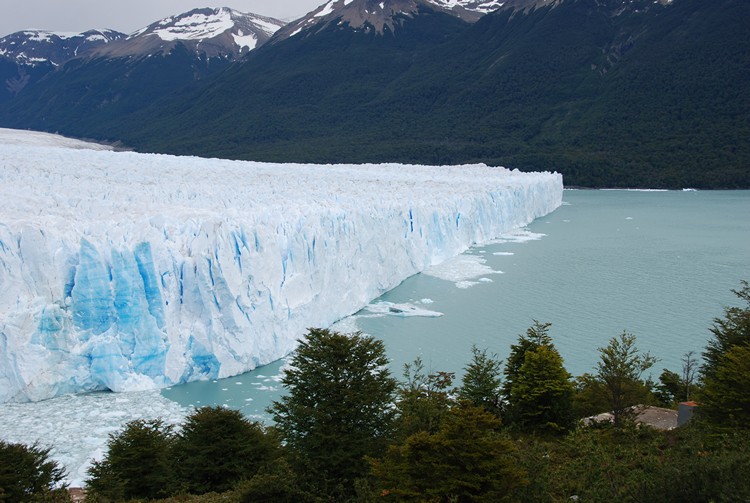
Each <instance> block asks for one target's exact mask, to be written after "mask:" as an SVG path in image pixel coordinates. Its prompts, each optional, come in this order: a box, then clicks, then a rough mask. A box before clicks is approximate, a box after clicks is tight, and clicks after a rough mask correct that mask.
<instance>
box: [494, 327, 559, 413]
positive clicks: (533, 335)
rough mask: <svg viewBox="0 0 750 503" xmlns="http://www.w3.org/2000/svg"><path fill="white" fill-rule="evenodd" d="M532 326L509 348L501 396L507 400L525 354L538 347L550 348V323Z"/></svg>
mask: <svg viewBox="0 0 750 503" xmlns="http://www.w3.org/2000/svg"><path fill="white" fill-rule="evenodd" d="M533 323H534V324H533V325H532V326H531V327H529V328H528V329H526V335H520V336H519V337H518V343H517V344H512V345H511V346H510V354H509V355H508V360H507V361H506V363H505V370H504V371H503V373H504V374H505V382H504V383H503V396H504V397H505V399H506V400H507V399H508V396H509V395H510V390H511V388H512V387H513V384H514V383H515V382H516V379H517V378H518V374H519V372H520V371H521V366H522V365H523V362H524V359H525V358H526V352H527V351H531V350H534V349H536V348H538V347H539V346H550V345H552V338H551V337H550V336H549V327H550V326H552V324H551V323H539V322H538V321H537V320H534V322H533Z"/></svg>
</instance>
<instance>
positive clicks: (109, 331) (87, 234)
mask: <svg viewBox="0 0 750 503" xmlns="http://www.w3.org/2000/svg"><path fill="white" fill-rule="evenodd" d="M71 142H73V143H71ZM86 145H87V144H81V143H80V142H78V143H76V142H74V141H72V140H66V139H60V138H59V137H50V136H44V135H41V136H40V135H38V134H34V133H22V132H17V131H8V130H0V166H1V167H2V169H1V170H0V200H1V201H2V202H3V204H2V206H0V402H7V401H28V400H31V401H36V400H42V399H46V398H50V397H54V396H58V395H63V394H66V393H76V392H84V391H93V390H113V391H128V390H144V389H153V388H157V387H164V386H169V385H172V384H175V383H181V382H187V381H193V380H197V379H207V378H210V379H215V378H218V377H228V376H232V375H236V374H239V373H242V372H245V371H248V370H251V369H253V368H255V367H257V366H258V365H263V364H266V363H269V362H271V361H274V360H277V359H279V358H281V357H283V356H284V355H286V354H288V353H289V352H290V351H292V350H293V349H294V347H295V345H296V340H297V338H298V337H300V336H301V335H302V334H304V332H305V330H306V329H307V328H308V327H314V326H320V327H327V326H330V325H331V324H332V323H333V322H335V321H336V320H338V319H340V318H343V317H345V316H347V315H349V314H351V313H354V312H356V311H358V310H359V309H361V308H363V307H364V306H366V305H367V304H368V303H369V302H370V301H372V300H373V299H375V298H377V297H378V296H380V295H381V294H382V293H384V292H386V291H388V290H390V289H392V288H393V287H395V286H396V285H398V284H399V283H400V282H401V281H403V280H404V279H405V278H407V277H408V276H411V275H413V274H415V273H417V272H420V271H422V270H425V269H426V268H428V267H430V266H433V265H436V264H439V263H441V262H444V261H445V260H447V259H449V258H451V257H453V256H455V255H457V254H459V253H461V252H463V251H465V250H466V249H467V248H468V247H469V246H471V245H473V244H476V243H485V242H488V241H490V240H492V239H494V238H497V237H499V236H501V235H503V234H504V233H506V232H508V231H509V230H511V229H514V228H517V227H521V226H523V225H525V224H527V223H529V222H530V221H531V220H533V219H534V218H537V217H540V216H542V215H545V214H547V213H549V212H551V211H552V210H554V209H555V208H557V207H558V206H559V205H560V204H561V199H562V178H561V176H560V175H558V174H551V173H520V172H517V171H508V170H506V169H503V168H491V167H487V166H484V165H471V166H456V167H434V166H433V167H430V166H404V165H396V164H383V165H361V166H354V165H332V166H316V165H295V164H261V163H253V162H240V161H227V160H219V159H201V158H193V157H174V156H166V155H151V154H136V153H131V152H111V151H102V150H99V151H97V150H93V149H92V150H88V149H81V147H86ZM70 146H77V147H78V149H73V148H70ZM486 273H488V271H485V273H483V274H482V275H484V274H486Z"/></svg>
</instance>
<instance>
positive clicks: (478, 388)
mask: <svg viewBox="0 0 750 503" xmlns="http://www.w3.org/2000/svg"><path fill="white" fill-rule="evenodd" d="M471 354H472V358H471V362H470V363H469V364H468V365H467V366H466V367H464V371H465V373H464V376H463V379H462V385H461V388H459V390H458V398H459V400H466V401H468V402H471V403H472V404H474V405H475V406H477V407H483V408H484V409H485V410H486V411H487V412H490V413H491V414H494V415H496V416H498V417H499V416H500V406H501V404H500V397H501V384H502V380H501V378H500V376H501V373H502V361H501V360H499V359H498V357H497V355H488V354H487V350H486V349H485V350H482V351H479V348H477V347H476V346H472V347H471Z"/></svg>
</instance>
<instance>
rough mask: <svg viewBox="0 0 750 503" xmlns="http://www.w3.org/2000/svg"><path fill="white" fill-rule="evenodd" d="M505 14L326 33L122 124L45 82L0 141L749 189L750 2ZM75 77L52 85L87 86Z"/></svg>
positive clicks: (9, 116) (6, 114)
mask: <svg viewBox="0 0 750 503" xmlns="http://www.w3.org/2000/svg"><path fill="white" fill-rule="evenodd" d="M516 4H517V3H509V4H508V6H506V7H505V8H502V9H500V10H498V11H496V12H493V13H491V14H488V15H486V16H484V17H482V18H481V19H480V20H479V21H477V22H476V23H473V24H469V23H467V22H464V21H462V20H460V19H459V18H456V17H454V16H451V15H449V14H446V13H444V12H437V11H432V10H430V9H428V8H423V9H422V10H420V11H419V14H418V15H412V16H407V17H403V18H401V19H399V20H398V21H399V22H398V23H396V25H395V28H394V29H393V30H392V31H386V32H385V33H383V34H379V33H376V32H375V31H374V30H355V29H351V28H350V27H349V26H348V25H347V24H346V23H339V24H336V23H331V24H329V25H327V27H326V28H325V29H319V30H317V31H314V32H310V33H306V32H303V33H300V34H298V35H296V36H292V37H289V38H285V39H283V40H279V41H277V42H274V41H273V40H272V41H271V42H270V43H268V44H266V45H264V46H263V47H260V48H258V49H257V50H255V51H252V52H251V53H250V54H249V55H248V57H247V58H246V59H245V60H244V61H242V62H241V63H238V64H235V65H233V66H232V67H231V68H229V69H227V70H226V71H222V72H220V73H219V74H218V75H215V76H213V77H212V78H208V79H204V80H202V81H200V82H197V83H195V84H193V85H191V86H189V87H187V88H179V89H175V90H174V92H172V93H167V95H166V96H163V97H162V98H160V99H156V100H148V99H145V98H144V99H143V100H140V101H139V99H138V98H137V96H124V95H123V96H122V97H121V98H120V100H121V101H124V100H125V101H127V102H128V103H129V104H130V109H129V110H128V111H127V112H126V113H122V109H121V107H119V108H118V107H116V106H114V105H110V104H109V103H107V102H101V103H94V102H88V101H83V102H79V101H76V100H75V99H73V98H72V97H71V96H70V95H69V94H68V95H65V94H61V93H62V91H63V90H65V89H67V90H68V92H69V91H70V88H69V87H65V86H63V85H62V84H61V83H60V82H59V81H55V80H54V79H51V78H50V79H47V82H49V85H48V86H45V85H44V83H42V82H40V83H39V84H41V85H37V86H35V87H34V89H29V90H26V91H25V92H24V93H23V94H19V96H18V97H17V99H16V100H14V101H13V102H12V103H10V104H7V105H6V106H5V107H4V108H3V109H2V110H0V124H2V125H4V126H10V127H22V128H34V129H42V130H52V131H59V132H61V133H64V134H68V135H74V136H79V137H88V138H98V139H107V140H112V141H116V140H120V141H122V142H124V143H125V144H128V145H130V146H132V147H134V148H136V149H137V150H140V151H149V152H164V153H173V154H188V155H199V156H216V157H228V158H237V159H252V160H259V161H275V162H316V163H318V162H319V163H361V162H406V163H424V164H461V163H474V162H484V163H487V164H490V165H504V166H507V167H510V168H519V169H522V170H557V171H559V172H561V173H563V175H564V176H565V180H566V184H567V185H573V186H589V187H601V186H609V187H613V186H619V187H653V188H658V187H662V188H684V187H695V188H748V187H750V169H748V166H750V141H749V140H748V138H750V121H749V120H748V117H750V94H749V93H747V89H746V88H747V85H746V83H747V82H750V35H749V34H748V30H747V27H746V22H745V20H746V19H748V18H750V4H748V2H746V1H744V0H718V1H715V2H705V1H703V0H674V1H673V2H669V3H658V2H652V1H650V0H636V1H633V2H622V1H621V0H606V1H595V0H562V1H557V2H545V3H539V4H538V5H536V6H534V7H526V8H518V9H516V8H514V7H513V6H512V5H516ZM69 66H70V65H69ZM74 70H75V68H73V67H72V66H70V68H66V69H63V70H61V71H62V72H68V73H69V74H70V77H69V78H70V79H73V78H75V79H77V81H78V82H82V81H91V82H94V81H96V79H95V75H93V74H80V73H78V72H76V71H74ZM95 70H96V69H95V68H89V69H87V70H86V71H87V72H91V71H95ZM174 71H175V72H176V71H178V69H175V70H174ZM57 73H58V74H60V72H57ZM167 73H169V72H167ZM63 80H65V79H63ZM55 82H57V83H55ZM143 83H144V84H146V83H147V79H145V80H143ZM58 89H59V92H58ZM146 96H149V94H148V93H146V94H144V97H146Z"/></svg>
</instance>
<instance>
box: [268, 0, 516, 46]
mask: <svg viewBox="0 0 750 503" xmlns="http://www.w3.org/2000/svg"><path fill="white" fill-rule="evenodd" d="M502 5H503V2H502V1H501V0H328V2H326V3H324V4H323V5H321V6H320V7H318V8H317V9H315V10H314V11H312V12H310V13H309V14H307V15H306V16H304V17H302V18H300V19H298V20H296V21H293V22H292V23H290V24H288V25H286V26H285V27H284V28H282V29H281V30H279V32H278V34H277V35H276V38H277V39H284V38H289V37H293V36H294V35H296V34H298V33H300V32H302V31H306V30H310V29H312V30H315V31H317V30H318V29H322V28H324V27H326V26H329V25H332V24H347V25H348V26H349V27H350V28H352V29H355V30H360V29H364V30H368V29H374V30H375V31H376V32H377V33H380V34H382V33H383V31H384V29H385V28H386V27H388V29H389V30H391V31H393V28H394V25H395V24H396V22H395V20H394V18H395V17H397V16H405V17H413V16H414V15H416V14H417V13H418V12H419V10H420V9H425V8H426V9H429V10H433V11H439V12H445V13H448V14H451V15H453V16H456V17H459V18H461V19H463V20H464V21H468V22H474V21H476V20H477V19H479V18H480V17H482V16H483V15H484V14H487V13H489V12H492V11H493V10H496V9H498V8H500V7H502Z"/></svg>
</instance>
